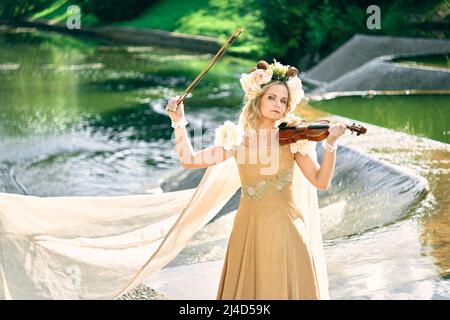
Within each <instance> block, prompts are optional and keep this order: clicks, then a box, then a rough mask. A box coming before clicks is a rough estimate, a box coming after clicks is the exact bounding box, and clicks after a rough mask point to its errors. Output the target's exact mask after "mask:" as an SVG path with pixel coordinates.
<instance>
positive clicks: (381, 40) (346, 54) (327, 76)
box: [305, 34, 450, 82]
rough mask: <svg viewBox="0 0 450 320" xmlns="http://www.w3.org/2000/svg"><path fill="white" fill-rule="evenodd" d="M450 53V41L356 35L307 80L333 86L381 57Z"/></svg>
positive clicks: (322, 63)
mask: <svg viewBox="0 0 450 320" xmlns="http://www.w3.org/2000/svg"><path fill="white" fill-rule="evenodd" d="M449 52H450V40H444V39H428V38H407V37H391V36H370V35H361V34H357V35H354V36H353V37H352V38H351V39H350V40H348V41H347V42H346V43H344V44H343V45H342V46H341V47H339V48H338V49H337V50H335V51H334V52H333V53H331V54H330V55H329V56H328V57H326V58H325V59H323V60H322V61H321V62H319V64H317V65H316V66H314V67H313V68H311V69H309V70H308V71H307V72H306V75H305V76H306V77H307V78H309V79H312V80H315V81H319V82H331V81H334V80H336V79H337V78H339V77H341V76H343V75H344V74H346V73H347V72H350V71H352V70H354V69H356V68H358V67H360V66H361V65H363V64H365V63H367V62H369V61H371V60H373V59H375V58H378V57H381V56H387V55H392V56H393V57H397V56H403V57H404V56H412V55H428V54H440V53H449Z"/></svg>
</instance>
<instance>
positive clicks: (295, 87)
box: [286, 76, 305, 110]
mask: <svg viewBox="0 0 450 320" xmlns="http://www.w3.org/2000/svg"><path fill="white" fill-rule="evenodd" d="M286 85H287V87H288V88H289V94H290V98H291V110H294V109H295V107H296V106H297V105H298V104H299V103H300V101H302V99H303V98H304V97H305V92H304V91H303V89H302V87H303V85H302V80H300V78H299V77H297V76H295V77H290V78H289V80H288V81H287V82H286Z"/></svg>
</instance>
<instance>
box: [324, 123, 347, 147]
mask: <svg viewBox="0 0 450 320" xmlns="http://www.w3.org/2000/svg"><path fill="white" fill-rule="evenodd" d="M345 130H347V126H346V125H345V124H343V123H337V124H333V125H331V126H330V128H329V129H328V131H329V132H330V134H329V135H328V137H327V142H328V143H329V144H334V143H335V142H336V140H337V139H338V138H339V137H340V136H342V135H343V134H344V133H345Z"/></svg>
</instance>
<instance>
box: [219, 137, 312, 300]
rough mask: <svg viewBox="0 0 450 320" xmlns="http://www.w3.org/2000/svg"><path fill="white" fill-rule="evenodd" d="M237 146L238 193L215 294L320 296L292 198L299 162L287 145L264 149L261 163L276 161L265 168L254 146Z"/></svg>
mask: <svg viewBox="0 0 450 320" xmlns="http://www.w3.org/2000/svg"><path fill="white" fill-rule="evenodd" d="M237 150H239V152H235V154H234V157H235V159H236V162H237V165H238V170H239V176H240V180H241V186H242V189H241V199H240V205H239V208H238V210H237V213H236V216H235V219H234V223H233V228H232V232H231V235H230V238H229V241H228V247H227V251H226V256H225V260H224V264H223V269H222V274H221V278H220V284H219V290H218V292H217V299H249V300H254V299H320V294H319V292H320V290H319V284H318V281H317V276H316V269H315V267H314V259H313V257H312V253H311V246H310V244H309V237H308V231H307V228H306V225H305V218H304V216H303V213H302V212H301V211H300V210H299V209H298V207H297V206H296V204H295V202H294V188H293V184H292V182H293V175H294V166H297V163H296V162H295V159H294V154H293V153H292V152H291V151H290V149H289V145H283V146H280V147H279V148H277V150H278V151H277V152H274V151H272V150H275V149H271V148H266V149H265V150H267V151H265V153H264V154H265V155H266V157H265V161H264V163H267V160H268V159H270V160H271V161H272V163H278V165H276V166H275V165H272V167H273V168H274V170H272V172H270V173H265V174H262V168H264V167H266V168H267V167H268V166H267V165H265V164H263V161H262V160H260V157H259V156H258V152H257V151H256V149H253V148H250V147H247V146H244V145H242V146H240V147H239V148H238V149H237ZM238 154H239V155H238ZM275 157H278V160H279V161H278V162H273V161H276V158H275ZM255 158H256V161H255ZM252 159H253V161H251V160H252ZM238 160H239V161H238ZM297 169H298V168H297Z"/></svg>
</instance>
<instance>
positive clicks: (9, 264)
mask: <svg viewBox="0 0 450 320" xmlns="http://www.w3.org/2000/svg"><path fill="white" fill-rule="evenodd" d="M310 155H311V157H312V158H313V159H314V160H316V161H317V153H316V151H315V149H313V150H312V151H311V152H310ZM295 168H296V169H295V173H294V179H293V181H294V182H293V183H294V188H295V190H296V192H295V194H296V204H297V205H298V207H299V209H300V210H301V211H302V212H304V213H306V214H304V216H305V219H306V220H305V222H306V225H307V229H308V232H309V239H310V245H311V251H312V253H313V261H314V266H315V270H316V275H317V279H318V282H319V283H318V285H319V293H320V297H321V299H329V293H328V278H327V269H326V262H325V256H324V250H323V243H322V236H321V229H320V216H319V208H318V200H317V190H316V188H315V187H314V186H313V185H312V184H310V183H309V181H308V180H306V178H305V177H304V176H303V174H302V172H301V170H300V169H299V168H298V166H295ZM239 187H240V179H239V172H238V168H237V164H236V160H235V158H233V157H231V158H229V159H228V160H226V161H224V162H222V163H220V164H217V165H215V166H212V167H209V168H208V169H207V170H206V172H205V174H204V176H203V178H202V180H201V181H200V183H199V185H198V186H197V188H194V189H188V190H183V191H175V192H168V193H163V194H154V195H134V196H115V197H36V196H24V195H18V194H8V193H0V298H2V299H113V298H114V299H115V298H118V297H119V296H120V295H122V294H123V293H126V292H127V291H129V290H130V289H132V288H133V287H134V286H136V285H137V284H139V283H140V282H142V281H143V280H145V279H146V278H147V277H149V276H150V275H151V274H153V273H155V272H157V271H158V270H160V269H161V268H163V267H164V266H165V265H167V264H168V263H169V262H170V261H171V260H172V259H174V258H175V257H176V255H177V254H178V253H179V252H180V251H181V250H182V249H183V248H184V247H185V246H186V245H187V244H188V242H189V240H190V239H191V238H192V236H193V235H194V233H195V232H196V231H197V230H199V229H200V228H202V227H203V226H204V225H206V224H207V223H208V222H209V221H210V220H211V219H212V218H213V217H214V216H215V215H216V214H217V213H218V212H219V211H220V209H221V208H222V207H223V206H224V205H225V204H226V203H227V201H228V200H229V199H230V198H231V197H232V196H233V194H234V193H235V192H236V191H237V190H238V189H239Z"/></svg>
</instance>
